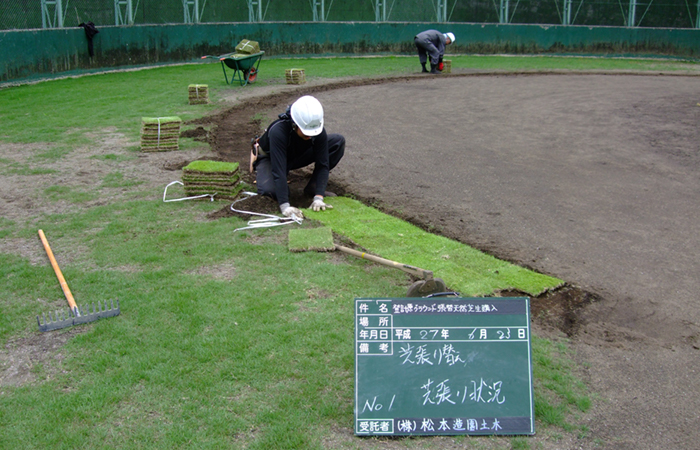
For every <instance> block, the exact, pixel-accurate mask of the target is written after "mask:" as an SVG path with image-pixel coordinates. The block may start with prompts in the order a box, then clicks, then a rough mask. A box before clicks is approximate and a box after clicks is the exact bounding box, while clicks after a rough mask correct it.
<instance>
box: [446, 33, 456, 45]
mask: <svg viewBox="0 0 700 450" xmlns="http://www.w3.org/2000/svg"><path fill="white" fill-rule="evenodd" d="M445 37H446V38H450V44H454V43H455V35H454V34H453V33H445Z"/></svg>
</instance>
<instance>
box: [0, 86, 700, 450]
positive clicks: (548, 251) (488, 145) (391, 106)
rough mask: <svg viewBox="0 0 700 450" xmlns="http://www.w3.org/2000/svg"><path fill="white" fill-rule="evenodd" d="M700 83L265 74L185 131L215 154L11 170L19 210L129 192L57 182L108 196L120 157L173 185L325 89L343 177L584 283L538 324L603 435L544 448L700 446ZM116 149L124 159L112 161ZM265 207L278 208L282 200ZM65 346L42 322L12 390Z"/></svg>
mask: <svg viewBox="0 0 700 450" xmlns="http://www.w3.org/2000/svg"><path fill="white" fill-rule="evenodd" d="M699 82H700V78H699V77H697V76H673V75H668V74H667V75H664V76H653V75H644V76H642V75H632V74H571V73H568V74H566V76H564V74H554V73H553V74H547V75H542V74H539V75H537V74H493V73H467V74H455V75H453V76H440V77H439V78H436V77H430V76H428V77H425V76H408V77H402V78H391V79H373V80H359V79H347V80H340V81H338V80H336V81H334V82H330V83H329V82H326V81H323V80H320V81H312V82H310V83H308V84H306V85H303V86H286V85H267V86H266V85H262V84H260V83H259V84H257V85H255V86H252V87H250V88H248V87H246V88H241V89H232V90H231V91H230V95H227V96H226V98H224V99H223V101H222V104H223V105H232V106H231V107H228V106H225V107H224V108H223V109H222V112H220V113H218V114H216V115H213V116H211V117H208V118H205V119H203V120H200V121H197V123H193V124H190V125H191V127H193V129H191V130H189V131H187V132H186V133H185V134H186V135H189V136H197V137H198V138H201V139H206V140H207V141H208V142H209V144H210V145H211V148H212V150H211V151H210V150H207V149H196V150H189V151H180V152H169V153H154V154H135V153H134V152H133V151H129V150H127V149H128V148H129V147H131V148H133V146H135V145H138V143H137V142H129V141H128V140H126V139H125V138H124V136H122V135H120V134H119V133H117V132H115V131H114V130H99V131H97V132H96V134H95V136H94V139H95V141H96V142H97V143H98V144H99V145H94V146H91V147H90V148H87V147H86V148H83V149H79V150H78V151H75V152H72V153H71V154H69V155H68V156H67V158H66V159H62V160H60V161H57V162H55V163H46V164H44V165H43V166H45V168H47V169H52V170H54V171H53V172H47V173H46V174H44V175H31V183H28V182H27V181H28V180H29V178H28V176H27V175H23V174H22V171H21V170H16V171H13V170H10V171H8V172H6V173H3V175H2V176H0V217H2V218H6V219H9V220H18V221H23V220H33V219H32V218H36V217H38V216H39V215H40V214H44V213H45V214H51V213H56V212H59V211H63V212H65V211H69V210H70V208H73V207H89V206H90V205H93V204H101V203H100V202H103V201H104V200H102V198H104V196H105V194H107V195H108V196H109V197H110V198H111V199H114V198H120V196H128V195H129V194H128V189H120V188H119V186H114V187H109V188H102V189H103V191H102V194H101V195H100V196H95V197H94V198H87V199H86V200H85V201H84V202H83V203H82V204H81V205H79V206H76V205H75V203H74V202H69V201H66V200H64V199H62V198H61V197H60V195H59V196H58V197H56V196H52V195H47V194H46V191H45V189H46V188H49V187H51V186H56V185H61V186H69V187H70V188H71V189H72V190H73V191H78V192H80V191H84V192H86V193H89V192H90V189H91V187H92V186H96V185H100V183H102V180H104V179H105V177H106V176H108V175H109V174H110V173H112V172H114V171H118V172H121V173H125V174H129V175H128V177H129V179H133V180H138V181H139V182H141V183H144V184H142V186H143V187H147V188H149V189H152V190H153V192H154V195H153V198H154V200H158V199H159V198H160V196H161V195H162V189H163V187H164V186H165V185H166V184H167V183H169V182H170V181H173V180H177V179H179V176H180V172H179V169H180V168H181V167H183V166H184V165H185V164H186V163H187V162H189V161H191V160H193V159H217V158H218V159H222V160H226V161H237V162H240V163H241V165H242V167H247V164H248V152H249V148H250V138H251V137H252V136H254V135H255V134H256V133H259V132H260V130H261V128H262V127H264V126H265V125H266V124H267V122H269V121H271V120H272V119H273V118H274V117H275V116H276V114H277V113H279V112H282V111H284V109H285V108H286V106H287V105H288V104H290V103H291V102H292V101H293V100H294V99H295V98H297V97H298V96H300V95H303V94H313V95H315V96H317V97H318V98H319V99H320V100H321V102H322V103H323V104H324V107H325V110H326V127H327V129H328V130H329V131H330V132H339V133H342V134H344V135H345V136H346V138H347V141H348V145H347V150H346V156H345V158H344V159H343V160H342V161H341V163H340V164H339V166H338V167H337V168H336V170H334V171H333V173H332V174H331V184H330V186H329V190H333V191H334V192H336V193H338V194H344V193H352V194H353V195H355V196H357V197H358V198H360V199H363V200H366V201H368V202H372V204H374V205H378V206H379V207H380V208H382V209H384V210H386V211H389V212H392V213H393V214H395V215H398V216H400V217H402V218H404V219H406V220H409V221H411V222H413V223H415V224H417V225H419V226H423V227H426V228H429V229H431V230H433V231H437V232H439V233H441V234H443V235H445V236H448V237H450V238H453V239H456V240H459V241H461V242H464V243H467V244H470V245H472V246H474V247H477V248H480V249H482V250H484V251H486V252H488V253H490V254H493V255H495V256H497V257H499V258H502V259H505V260H508V261H512V262H515V263H517V264H520V265H523V266H526V267H529V268H532V269H534V270H537V271H540V272H543V273H547V274H550V275H553V276H556V277H559V278H562V279H564V280H565V281H567V286H566V287H564V288H563V289H560V290H558V291H556V292H552V293H546V294H544V295H542V296H540V297H539V298H537V299H533V306H532V309H533V310H532V313H533V317H534V318H535V319H536V323H535V324H534V326H535V330H536V332H538V333H540V334H544V335H550V336H565V337H568V338H570V339H571V343H572V346H573V348H574V349H575V350H576V352H577V353H576V355H577V356H576V358H577V361H578V362H579V363H580V365H579V373H580V375H581V376H583V377H584V379H585V380H586V381H587V383H588V384H589V386H590V388H591V390H592V391H593V392H594V393H596V396H597V400H596V401H595V404H594V407H593V409H592V411H591V412H590V413H589V414H587V415H585V417H584V419H583V420H584V422H585V424H586V425H588V426H589V427H590V430H591V432H590V434H589V435H588V436H587V437H585V438H583V439H579V438H576V437H575V436H573V437H572V436H567V437H566V438H564V439H560V440H558V441H549V442H542V441H540V440H539V439H538V440H537V441H538V445H539V446H540V447H543V448H596V447H598V448H600V447H602V448H616V449H617V448H623V449H625V448H629V449H632V448H634V449H656V448H697V442H700V412H699V411H700V394H699V392H700V381H699V380H700V377H699V375H700V358H699V356H700V339H699V337H698V336H699V335H700V318H699V315H700V313H698V310H697V307H696V305H697V302H698V296H697V292H700V278H698V276H697V273H699V269H700V267H698V266H699V265H700V264H699V261H698V257H697V255H698V254H700V235H698V233H697V225H696V224H697V219H696V218H697V217H698V209H700V207H699V206H698V202H697V199H698V194H699V193H700V176H699V175H698V173H699V172H698V168H700V155H699V152H700V148H699V147H698V145H699V144H698V142H700V130H699V129H700V125H699V124H700V106H698V105H697V104H698V102H700V90H698V83H699ZM253 117H256V118H257V119H256V120H253V119H252V118H253ZM207 130H211V131H207ZM47 145H49V144H47ZM44 150H45V148H41V147H36V148H35V147H34V146H17V145H15V144H12V145H5V144H3V145H0V154H2V157H3V158H4V161H5V165H6V166H8V165H9V166H12V165H13V164H14V163H16V164H17V165H18V167H21V166H22V164H24V160H25V158H26V155H27V152H29V153H37V152H41V151H44ZM104 154H114V155H117V156H120V158H118V159H116V160H103V159H99V158H94V157H95V156H100V155H104ZM8 162H9V163H8ZM307 174H308V172H306V171H298V172H296V173H294V174H293V176H292V183H291V187H292V203H293V204H296V205H299V206H302V207H306V206H308V205H307V203H308V202H309V200H308V199H305V198H303V197H302V196H301V195H300V192H301V188H302V187H303V185H304V182H305V181H304V177H305V176H306V175H307ZM248 181H251V182H252V178H249V179H248ZM110 201H112V200H110ZM247 207H252V210H257V209H260V212H267V211H272V212H276V205H275V204H274V203H273V202H269V201H265V199H260V200H257V201H256V203H255V204H254V205H250V204H248V205H247ZM256 208H257V209H256ZM229 211H230V210H228V205H227V207H226V208H224V209H222V210H221V211H220V212H218V213H215V214H212V215H211V217H210V218H211V219H215V218H216V217H219V216H221V215H225V214H229V213H230V212H229ZM0 252H5V253H13V254H19V255H21V256H23V257H26V258H28V259H29V260H30V262H32V263H33V264H46V260H45V257H44V255H43V250H42V248H41V247H40V246H37V245H35V243H34V242H31V243H28V242H24V241H22V240H9V239H2V240H0ZM75 252H77V253H79V252H80V249H79V248H78V249H76V250H75ZM73 256H74V255H71V254H67V255H66V254H62V257H63V258H66V257H67V258H68V259H69V260H70V259H71V258H72V257H73ZM74 259H76V260H80V258H78V257H75V258H74ZM64 261H65V259H64ZM65 262H70V261H65ZM67 338H68V337H66V339H67ZM62 344H63V342H62V341H61V342H58V341H56V342H49V341H45V340H43V339H41V337H36V336H29V337H19V338H18V339H16V340H14V341H12V342H9V343H8V344H7V345H6V348H5V349H0V387H2V386H3V385H22V384H25V383H29V382H32V379H33V377H34V376H35V375H34V372H33V371H32V366H33V365H36V364H43V363H45V364H44V365H45V366H47V367H51V366H52V365H53V366H55V367H56V369H53V370H60V361H61V359H62V357H61V353H60V352H61V350H60V348H61V345H62ZM51 370H52V369H48V371H49V374H48V375H49V376H50V372H51ZM385 444H386V447H387V448H398V447H397V446H395V444H396V445H398V446H400V444H399V443H397V442H391V441H387V442H385ZM445 445H446V446H445V448H457V447H453V446H452V444H448V442H447V441H445Z"/></svg>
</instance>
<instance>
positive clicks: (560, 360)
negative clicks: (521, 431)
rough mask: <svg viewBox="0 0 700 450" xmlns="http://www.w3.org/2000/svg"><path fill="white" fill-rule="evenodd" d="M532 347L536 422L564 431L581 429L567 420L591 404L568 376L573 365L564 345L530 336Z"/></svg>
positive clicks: (577, 382) (578, 383)
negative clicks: (554, 426)
mask: <svg viewBox="0 0 700 450" xmlns="http://www.w3.org/2000/svg"><path fill="white" fill-rule="evenodd" d="M532 344H533V345H532V359H533V376H534V378H535V415H536V417H537V419H538V420H539V421H541V422H543V423H545V424H547V425H556V426H558V427H561V428H564V429H565V430H567V431H572V430H584V428H582V427H579V426H577V425H572V424H571V421H570V419H571V417H572V416H574V417H575V416H576V415H577V414H578V415H580V414H581V413H585V412H587V411H588V410H589V409H590V407H591V403H592V401H591V398H590V397H589V395H588V392H587V388H586V386H585V385H584V384H583V382H581V380H579V379H577V378H576V377H575V376H574V375H572V369H573V364H574V363H573V361H572V360H571V358H570V350H569V349H568V347H567V345H566V343H564V342H553V341H550V340H547V339H542V338H538V337H535V336H533V338H532Z"/></svg>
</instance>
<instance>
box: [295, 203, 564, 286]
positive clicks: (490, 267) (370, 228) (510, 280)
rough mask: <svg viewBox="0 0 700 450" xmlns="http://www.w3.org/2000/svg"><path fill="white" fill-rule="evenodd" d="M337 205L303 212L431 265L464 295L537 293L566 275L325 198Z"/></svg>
mask: <svg viewBox="0 0 700 450" xmlns="http://www.w3.org/2000/svg"><path fill="white" fill-rule="evenodd" d="M326 200H327V202H328V203H330V204H331V205H333V209H329V210H326V211H319V212H314V211H312V210H306V211H304V214H305V215H307V216H308V217H309V218H312V219H315V220H318V221H319V222H321V223H322V224H323V225H325V226H327V227H330V228H332V229H333V231H335V232H336V233H338V234H342V235H343V236H346V237H348V238H350V239H352V240H353V241H354V242H355V243H357V244H358V245H360V246H362V247H364V248H366V249H367V250H369V251H371V252H372V253H375V254H378V255H382V257H383V258H387V259H392V260H396V261H401V262H403V263H405V264H410V265H413V266H416V267H423V268H425V269H428V270H432V271H433V273H434V274H435V276H436V277H440V278H442V279H443V280H444V281H445V283H446V284H447V286H448V288H449V289H452V290H455V291H457V292H459V293H460V294H462V295H463V296H483V295H490V294H493V293H494V292H499V291H504V290H518V291H522V292H525V293H527V294H530V295H532V296H537V295H539V294H541V293H543V292H545V291H547V290H549V289H553V288H556V287H558V286H561V285H562V284H564V282H563V281H562V280H559V279H557V278H553V277H550V276H547V275H542V274H539V273H536V272H533V271H531V270H527V269H524V268H522V267H519V266H516V265H514V264H510V263H508V262H505V261H501V260H499V259H497V258H494V257H493V256H489V255H487V254H485V253H483V252H480V251H478V250H476V249H473V248H471V247H469V246H467V245H464V244H461V243H459V242H457V241H453V240H451V239H448V238H445V237H442V236H436V235H433V234H430V233H427V232H425V231H423V230H421V229H420V228H418V227H416V226H414V225H411V224H409V223H407V222H404V221H402V220H400V219H397V218H395V217H392V216H390V215H388V214H384V213H382V212H380V211H378V210H376V209H374V208H370V207H367V206H365V205H363V204H362V203H360V202H358V201H356V200H353V199H350V198H345V197H333V198H327V199H326Z"/></svg>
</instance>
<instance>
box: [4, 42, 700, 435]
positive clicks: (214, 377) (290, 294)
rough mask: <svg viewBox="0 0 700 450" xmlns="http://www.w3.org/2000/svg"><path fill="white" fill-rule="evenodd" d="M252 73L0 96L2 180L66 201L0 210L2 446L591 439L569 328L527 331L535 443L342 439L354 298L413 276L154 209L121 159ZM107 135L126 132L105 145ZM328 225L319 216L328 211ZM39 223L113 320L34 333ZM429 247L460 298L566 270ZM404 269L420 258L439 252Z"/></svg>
mask: <svg viewBox="0 0 700 450" xmlns="http://www.w3.org/2000/svg"><path fill="white" fill-rule="evenodd" d="M451 59H452V61H453V63H452V64H453V69H454V70H457V69H467V68H470V69H480V70H506V71H517V70H554V69H567V70H641V71H659V70H668V71H677V70H696V69H697V67H698V64H697V63H689V62H683V61H675V60H663V59H648V60H642V59H640V60H632V59H595V58H564V57H497V56H489V57H479V56H454V57H451ZM417 65H418V64H417V61H416V60H415V58H407V57H368V58H315V59H300V60H287V59H266V60H264V61H263V62H262V64H261V71H260V74H259V79H258V83H259V84H260V85H264V84H265V83H273V84H274V83H278V84H283V83H284V70H285V69H286V68H291V67H300V68H304V69H305V71H306V76H307V79H314V78H335V77H348V76H367V75H368V74H371V75H401V74H408V73H414V72H416V66H417ZM193 82H196V83H199V84H208V85H209V89H210V96H211V97H212V100H213V102H212V103H211V104H208V105H188V104H187V100H186V99H187V97H186V96H185V93H186V87H187V85H188V84H191V83H193ZM257 86H258V85H257V84H256V85H252V86H248V87H240V86H237V85H231V86H227V85H226V84H225V82H224V80H223V74H222V72H221V69H220V67H218V66H217V65H216V64H192V65H183V66H168V67H160V68H154V69H149V70H141V71H133V72H118V73H108V74H100V75H93V76H86V77H79V78H67V79H60V80H53V81H47V82H42V83H38V84H33V85H24V86H18V87H11V88H6V89H3V90H0V176H2V177H6V178H7V179H12V180H16V183H17V185H16V186H17V189H18V191H17V192H22V195H23V196H25V197H26V198H22V201H27V202H28V203H27V204H31V201H35V202H38V201H39V200H40V199H49V200H51V201H52V202H56V204H60V205H64V206H65V209H66V211H63V210H61V209H60V208H54V209H38V210H37V211H36V212H32V211H34V210H33V209H32V208H31V207H30V206H27V207H25V208H24V212H23V213H22V214H16V215H9V216H6V217H0V241H2V242H0V245H2V246H0V280H2V282H1V283H0V310H1V311H2V314H0V380H2V379H9V378H10V377H9V375H8V372H7V371H8V370H9V368H10V367H17V365H16V363H15V362H13V361H15V360H17V359H18V358H21V357H22V354H23V353H22V352H24V353H27V354H29V355H30V356H31V357H30V358H28V359H27V361H28V362H27V364H26V365H27V366H28V367H29V369H28V370H27V376H26V377H25V379H24V381H23V382H21V383H5V384H1V383H0V447H1V448H78V447H80V448H249V449H271V448H275V449H283V448H289V449H293V448H294V449H296V448H384V447H391V448H397V447H402V448H404V447H405V448H445V447H448V446H449V445H453V444H452V442H453V441H456V442H457V445H461V446H467V445H470V446H474V447H475V448H529V447H531V446H532V447H533V448H536V447H537V442H538V441H537V440H547V441H549V445H550V446H555V443H556V440H557V439H559V438H561V435H562V434H563V433H570V434H573V435H574V436H577V437H580V436H585V433H586V427H585V426H584V425H582V424H581V422H579V421H578V420H577V419H578V418H579V417H580V415H581V414H583V413H585V411H586V410H587V409H588V408H589V407H590V404H591V400H590V398H591V394H590V393H589V392H588V391H587V389H586V387H585V386H584V385H583V384H582V383H581V382H580V381H579V380H577V379H576V377H575V375H574V374H575V371H574V370H573V365H572V364H573V363H572V362H571V359H570V354H569V350H568V348H567V346H566V341H565V340H563V339H561V340H560V339H557V340H556V341H553V340H547V339H543V338H541V337H534V338H533V361H534V367H533V372H534V376H535V396H536V418H537V424H538V436H537V437H535V438H522V437H515V438H478V439H476V438H469V437H458V438H454V439H453V438H442V437H439V438H423V439H400V440H382V439H361V438H355V437H354V436H353V435H352V424H353V382H354V381H353V374H354V367H353V366H354V317H353V299H354V298H355V297H358V296H361V297H401V296H403V295H404V294H405V290H406V287H407V286H408V284H407V283H408V282H409V279H408V278H407V276H406V274H404V273H403V272H401V271H398V270H395V269H392V268H388V267H385V266H381V265H378V264H372V263H368V262H366V261H362V260H359V259H356V258H352V257H340V256H338V255H337V254H334V253H317V252H304V253H292V252H290V251H288V249H287V233H288V228H287V227H277V228H270V229H265V230H253V231H241V232H235V233H234V232H233V230H234V229H236V228H238V227H242V226H245V221H243V220H242V219H239V218H235V217H229V218H225V219H217V220H209V219H207V214H209V213H212V212H214V211H216V210H218V209H220V208H222V207H223V206H224V205H223V204H222V203H220V202H208V201H194V202H174V203H164V202H162V201H161V197H162V187H161V188H159V189H158V190H153V189H150V188H147V187H146V186H147V185H148V183H146V182H145V181H146V180H145V179H142V178H140V175H139V173H138V172H133V173H132V172H130V171H127V170H125V169H124V167H125V166H123V164H135V163H136V162H138V161H139V158H140V157H141V155H140V152H139V150H138V144H135V143H137V142H138V139H139V134H140V120H141V117H159V116H179V117H181V118H182V119H183V120H189V119H194V118H197V117H201V116H204V115H206V114H210V113H213V112H215V111H217V110H218V109H219V108H220V107H221V103H220V102H218V100H219V99H220V98H221V93H222V91H224V90H232V89H256V87H257ZM104 130H108V131H104ZM106 134H109V135H110V136H111V135H119V136H121V137H122V138H123V140H124V142H126V144H124V145H114V144H112V145H110V146H107V144H105V141H104V136H105V135H106ZM103 146H104V148H105V150H101V149H102V148H103ZM181 146H182V147H183V149H184V150H186V151H189V152H195V153H196V152H201V154H206V153H207V151H208V148H207V147H206V146H205V145H203V144H201V143H197V142H194V141H192V140H191V139H181ZM17 149H20V150H17ZM86 149H91V150H92V152H88V151H86ZM83 153H85V154H86V155H88V156H85V158H91V159H89V161H91V162H94V164H95V165H96V166H97V165H98V164H100V165H105V166H106V167H108V168H111V169H109V170H108V171H107V172H108V173H106V174H105V175H104V176H102V178H101V181H100V182H99V183H96V184H94V185H90V186H80V185H70V186H68V185H62V184H59V183H55V184H53V185H48V186H47V185H44V184H42V180H45V179H46V177H57V178H61V177H63V178H64V179H71V178H72V177H74V176H77V175H76V174H75V173H74V172H73V168H72V167H71V165H70V164H69V163H68V161H75V160H81V158H82V156H81V155H82V154H83ZM81 161H82V160H81ZM130 167H131V166H130ZM177 174H179V173H178V172H174V175H173V176H174V177H177ZM20 188H21V189H20ZM3 195H4V197H6V198H7V196H8V195H9V196H10V197H11V196H12V194H10V193H4V194H3ZM30 200H31V201H30ZM338 201H340V202H347V205H346V206H347V208H348V209H350V208H356V210H354V211H353V214H355V215H356V216H357V217H364V218H365V220H390V221H391V220H392V219H393V218H385V217H380V216H377V215H376V214H378V212H377V211H376V210H373V209H372V208H370V207H367V206H365V205H361V204H359V202H355V201H353V200H351V199H345V198H343V199H338ZM8 208H9V207H8ZM337 210H338V211H340V210H341V208H337ZM310 215H311V216H312V217H314V215H313V214H310ZM325 218H326V219H328V220H329V221H331V222H332V218H333V216H332V215H330V214H329V215H327V216H325ZM368 218H369V219H368ZM317 219H319V220H320V219H321V217H317ZM393 220H396V219H393ZM342 223H343V221H339V222H333V223H326V225H329V226H331V227H333V228H334V231H336V232H338V233H341V234H343V235H346V236H349V237H350V236H352V238H353V239H355V240H356V241H358V242H359V241H363V242H365V244H364V245H366V246H367V247H368V248H376V251H377V253H378V254H382V255H383V256H386V257H390V258H394V259H397V260H401V259H405V258H404V257H405V256H406V255H407V254H409V253H411V250H410V249H405V248H399V247H396V245H394V244H391V245H388V246H387V247H382V245H386V241H385V240H383V235H382V236H380V235H370V236H363V235H361V231H362V230H361V228H358V229H355V228H353V227H352V224H348V225H347V227H346V228H343V227H342ZM319 225H320V223H319V222H315V221H314V219H313V218H312V219H309V220H307V221H305V226H319ZM405 225H407V224H404V223H402V222H400V221H398V223H397V222H390V223H388V224H387V225H386V229H387V233H391V232H393V233H394V234H395V235H397V234H401V235H402V236H405V235H408V234H411V239H410V242H411V245H420V243H421V242H422V241H424V240H429V239H442V238H441V237H439V236H432V235H429V234H427V233H425V232H422V231H420V230H414V229H413V228H411V227H407V228H406V229H405V230H403V231H399V232H397V231H396V230H397V229H398V228H397V227H403V226H405ZM40 228H41V229H43V230H44V231H45V232H46V235H47V237H48V240H49V242H50V243H51V245H52V248H53V251H54V253H55V254H56V257H57V259H58V261H59V264H60V265H61V269H62V270H63V273H64V275H65V277H66V279H67V280H68V283H69V285H70V286H71V290H72V291H73V294H74V296H75V297H76V300H77V301H78V303H79V304H80V303H82V302H86V301H88V302H89V301H98V300H100V301H102V300H108V299H112V298H118V299H119V301H120V303H121V310H122V314H121V315H120V316H119V317H115V318H110V319H105V320H100V321H98V322H95V323H92V324H90V325H85V326H81V327H73V328H69V329H64V330H60V331H54V332H51V334H50V336H44V335H40V333H39V332H38V331H37V324H36V321H35V316H36V315H37V314H40V313H42V312H48V311H49V310H54V309H60V308H64V307H65V300H63V295H62V292H61V290H60V288H59V286H58V283H57V280H56V277H55V275H54V273H53V270H52V268H51V266H50V265H48V264H47V261H46V258H41V255H42V252H43V248H42V247H41V244H40V242H39V240H38V238H37V230H38V229H40ZM379 228H381V227H378V228H377V229H379ZM407 241H408V240H407ZM443 244H444V245H443ZM34 246H36V248H35V247H34ZM446 246H449V247H446ZM433 247H436V246H435V245H433ZM439 247H440V248H446V249H445V250H443V253H444V252H449V253H450V258H449V259H446V258H443V256H444V254H441V255H439V256H437V258H438V259H440V258H441V260H442V264H443V265H441V266H439V267H438V268H437V270H435V272H436V274H438V273H439V274H443V273H444V278H446V281H448V285H450V286H455V287H459V289H460V290H462V291H463V293H464V294H468V295H489V294H491V293H493V292H494V291H496V290H498V289H501V288H504V287H513V286H516V287H517V288H519V289H521V290H522V291H525V292H530V293H531V294H532V295H536V294H537V293H538V292H541V291H542V290H545V289H547V288H549V287H553V286H556V285H558V284H559V283H561V280H556V279H552V278H549V277H543V276H542V275H540V274H535V273H532V272H529V271H527V270H525V269H522V268H519V267H515V266H512V265H509V264H506V263H504V262H502V261H498V260H495V259H493V258H490V257H488V256H487V255H482V254H478V252H476V251H475V250H473V249H470V248H468V247H466V246H463V245H461V244H457V243H454V242H452V241H449V242H444V243H441V245H440V246H439ZM2 249H5V250H4V251H3V250H2ZM392 252H393V253H392ZM404 252H406V253H404ZM423 253H425V252H423ZM32 255H34V257H32ZM37 255H38V256H37ZM460 258H475V259H472V260H470V261H479V262H478V263H474V262H472V263H470V264H469V267H470V270H471V272H470V276H469V279H470V280H474V279H479V280H482V282H479V283H477V284H475V285H460V284H459V283H460V280H461V279H464V278H465V277H464V276H463V274H462V273H460V267H463V266H460V263H459V262H460V261H461V260H460ZM405 262H407V263H412V264H415V265H417V266H419V267H422V266H432V265H433V263H434V262H435V260H432V259H430V256H426V259H422V260H417V261H405ZM494 267H498V270H494ZM495 274H497V275H495ZM517 283H520V284H517ZM46 355H49V356H50V357H47V356H46ZM3 377H4V378H3Z"/></svg>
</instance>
